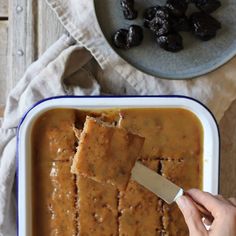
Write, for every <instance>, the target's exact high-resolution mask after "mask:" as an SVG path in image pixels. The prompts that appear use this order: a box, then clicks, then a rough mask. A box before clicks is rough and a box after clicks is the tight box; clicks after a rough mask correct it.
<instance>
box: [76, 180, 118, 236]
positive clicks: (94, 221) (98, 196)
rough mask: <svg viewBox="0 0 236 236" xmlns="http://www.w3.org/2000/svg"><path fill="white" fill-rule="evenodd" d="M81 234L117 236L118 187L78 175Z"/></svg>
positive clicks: (82, 235) (83, 235)
mask: <svg viewBox="0 0 236 236" xmlns="http://www.w3.org/2000/svg"><path fill="white" fill-rule="evenodd" d="M77 186H78V196H79V200H78V211H79V218H78V226H79V235H81V236H85V235H93V236H107V235H110V236H116V235H117V232H118V220H117V217H118V212H117V208H118V207H117V204H118V203H117V196H118V191H117V189H116V188H115V187H114V186H112V185H110V184H104V185H103V184H101V183H98V182H96V181H94V180H92V179H89V178H85V177H83V176H78V180H77Z"/></svg>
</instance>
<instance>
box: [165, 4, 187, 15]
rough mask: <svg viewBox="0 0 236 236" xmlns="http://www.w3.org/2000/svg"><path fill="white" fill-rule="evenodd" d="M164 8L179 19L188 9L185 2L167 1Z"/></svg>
mask: <svg viewBox="0 0 236 236" xmlns="http://www.w3.org/2000/svg"><path fill="white" fill-rule="evenodd" d="M166 7H168V8H169V9H170V11H171V14H173V15H174V16H177V17H181V16H183V15H184V14H185V12H186V11H187V8H188V3H187V1H186V0H167V3H166Z"/></svg>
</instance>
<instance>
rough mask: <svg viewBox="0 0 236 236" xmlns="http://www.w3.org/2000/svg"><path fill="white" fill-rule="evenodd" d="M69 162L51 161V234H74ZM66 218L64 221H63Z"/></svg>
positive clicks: (72, 184)
mask: <svg viewBox="0 0 236 236" xmlns="http://www.w3.org/2000/svg"><path fill="white" fill-rule="evenodd" d="M70 166H71V164H70V162H52V168H51V173H50V180H51V184H52V189H53V191H52V193H51V198H50V203H49V212H50V215H51V219H50V222H49V224H50V228H51V232H52V233H51V235H65V236H66V235H68V236H69V235H70V236H71V235H76V232H77V224H76V204H75V203H76V193H75V176H74V175H73V174H71V172H70ZM65 219H66V222H65Z"/></svg>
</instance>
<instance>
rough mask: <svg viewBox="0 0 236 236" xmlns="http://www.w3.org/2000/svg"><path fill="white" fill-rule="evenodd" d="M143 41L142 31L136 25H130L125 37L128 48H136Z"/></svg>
mask: <svg viewBox="0 0 236 236" xmlns="http://www.w3.org/2000/svg"><path fill="white" fill-rule="evenodd" d="M142 41H143V29H142V28H141V27H140V26H138V25H131V26H130V27H129V33H128V37H127V45H128V47H134V46H138V45H140V44H141V43H142Z"/></svg>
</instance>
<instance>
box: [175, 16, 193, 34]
mask: <svg viewBox="0 0 236 236" xmlns="http://www.w3.org/2000/svg"><path fill="white" fill-rule="evenodd" d="M171 26H172V28H173V30H174V31H177V32H179V31H185V32H188V31H190V25H189V21H188V18H187V17H186V16H183V17H174V16H172V17H171Z"/></svg>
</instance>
